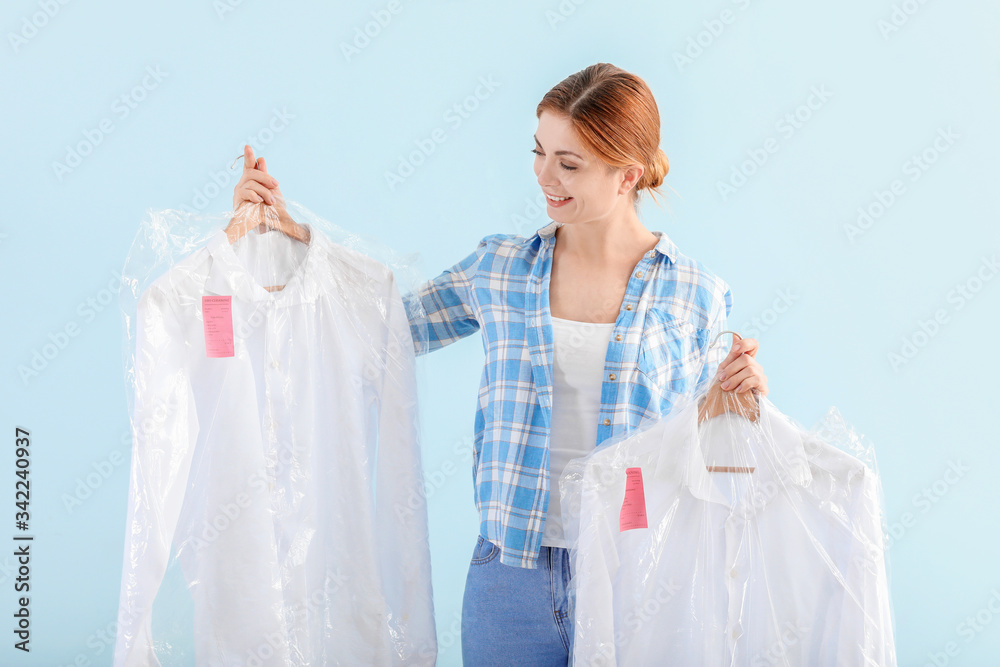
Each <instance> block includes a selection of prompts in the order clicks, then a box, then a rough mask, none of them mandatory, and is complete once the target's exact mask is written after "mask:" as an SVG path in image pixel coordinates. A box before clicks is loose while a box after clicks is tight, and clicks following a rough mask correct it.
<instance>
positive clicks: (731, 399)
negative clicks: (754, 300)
mask: <svg viewBox="0 0 1000 667" xmlns="http://www.w3.org/2000/svg"><path fill="white" fill-rule="evenodd" d="M725 333H731V334H733V335H734V336H736V337H737V338H739V339H740V340H742V338H743V337H742V336H740V335H739V334H738V333H736V332H735V331H722V332H720V333H719V335H718V336H716V337H715V340H713V341H712V344H711V345H709V346H708V349H710V350H711V349H712V348H713V347H715V344H716V343H717V342H718V341H719V338H720V337H722V334H725ZM724 412H733V413H736V414H738V415H740V416H741V417H745V418H746V419H748V420H750V421H752V422H755V421H757V418H758V416H759V415H760V405H759V404H758V402H757V389H756V387H755V388H753V389H751V390H750V391H747V392H743V393H742V394H737V393H736V391H735V390H732V391H726V390H724V389H723V388H722V384H721V383H720V382H719V381H718V380H716V381H715V383H714V384H712V386H711V388H710V389H709V390H708V393H707V394H706V395H705V398H704V400H703V401H702V402H701V405H699V406H698V423H699V424H701V423H702V422H703V421H705V420H706V419H711V418H712V417H718V416H719V415H721V414H722V413H724ZM705 468H706V469H707V470H708V471H709V472H739V473H751V472H753V471H754V468H753V467H746V466H705Z"/></svg>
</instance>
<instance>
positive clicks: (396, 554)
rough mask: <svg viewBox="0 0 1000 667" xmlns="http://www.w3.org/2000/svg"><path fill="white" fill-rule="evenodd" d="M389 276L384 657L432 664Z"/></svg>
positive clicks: (408, 358) (380, 475)
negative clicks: (387, 648) (388, 644)
mask: <svg viewBox="0 0 1000 667" xmlns="http://www.w3.org/2000/svg"><path fill="white" fill-rule="evenodd" d="M391 276H392V274H391V273H390V280H389V281H388V283H387V290H386V291H385V299H386V304H385V305H386V309H385V312H386V323H385V324H386V336H387V340H386V344H385V347H384V349H385V350H386V355H385V359H384V367H383V368H382V369H381V370H382V378H381V391H380V398H381V400H380V405H379V417H378V423H379V426H378V431H379V435H378V454H377V472H376V487H375V489H376V491H375V502H376V510H375V511H376V517H375V530H376V539H377V540H378V555H379V560H380V570H381V572H382V590H383V591H384V594H385V599H386V605H387V607H388V619H387V621H388V624H389V635H388V636H389V637H391V638H392V639H391V641H392V643H393V646H392V647H391V648H390V656H389V659H388V660H389V661H388V662H387V664H392V665H429V666H432V665H434V662H435V659H436V656H437V641H436V633H435V626H434V607H433V601H432V591H431V566H430V546H429V544H428V533H427V507H426V502H425V500H426V499H425V493H424V487H423V467H422V465H421V460H420V448H419V425H418V410H417V389H416V374H415V360H414V350H413V346H412V344H411V341H410V335H411V334H410V331H409V330H408V327H407V317H406V312H405V310H404V305H403V301H402V299H401V298H400V295H399V289H398V287H397V284H396V281H395V279H394V278H392V277H391Z"/></svg>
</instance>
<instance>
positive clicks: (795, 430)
mask: <svg viewBox="0 0 1000 667" xmlns="http://www.w3.org/2000/svg"><path fill="white" fill-rule="evenodd" d="M712 370H713V371H714V370H715V369H712ZM748 396H750V400H748ZM756 398H757V400H756V401H754V400H752V396H751V395H750V394H742V395H740V396H737V395H735V394H734V393H733V392H727V391H723V390H722V389H721V388H720V386H719V383H718V382H713V383H708V382H706V383H703V384H702V385H701V386H700V387H699V388H698V389H697V390H696V391H694V392H692V393H690V394H687V395H678V396H677V400H676V403H675V407H674V409H673V410H672V411H671V412H670V413H669V414H668V415H666V416H664V417H663V418H661V419H658V420H656V421H653V422H650V423H649V424H646V425H644V426H643V427H641V428H640V429H637V430H633V431H630V432H628V433H625V434H623V435H621V436H618V437H615V438H611V439H609V440H607V441H605V442H604V443H601V445H599V446H598V447H597V448H596V449H595V450H594V451H593V452H591V453H589V454H588V455H587V456H584V457H581V458H578V459H574V460H573V461H571V462H570V463H569V465H568V466H567V467H566V468H565V470H564V472H563V474H562V477H561V478H560V491H561V501H562V514H563V526H564V530H565V534H566V537H567V539H568V540H569V541H570V543H571V544H572V547H571V558H572V565H571V572H572V579H571V585H570V599H571V605H572V608H573V617H574V633H573V649H572V661H571V662H572V664H575V665H595V666H596V665H622V666H627V665H658V664H669V665H672V666H675V667H704V666H705V665H733V666H748V667H758V666H762V665H786V666H803V665H809V666H810V667H824V666H829V667H833V666H835V665H837V666H843V665H869V666H875V665H878V666H890V665H891V666H894V665H896V653H895V644H894V639H893V636H894V623H893V618H892V611H891V605H890V598H889V581H888V577H887V564H886V552H885V544H886V541H887V531H886V526H885V522H884V518H883V509H882V508H883V501H882V490H881V484H880V482H879V477H878V473H877V467H876V465H875V456H874V451H873V449H872V447H871V445H870V444H869V443H867V442H866V441H865V440H864V439H863V438H861V437H860V436H858V435H857V434H856V433H855V431H854V430H853V429H852V428H851V427H850V426H849V425H848V424H847V423H846V422H845V421H844V419H843V418H842V417H841V415H840V413H839V412H838V411H837V410H836V409H835V408H831V409H830V410H829V412H828V413H827V414H826V416H825V418H824V419H823V420H822V421H821V423H820V424H819V425H817V426H816V427H815V428H813V429H811V430H806V429H804V428H802V427H801V426H799V425H798V424H796V423H795V422H794V421H793V420H792V419H790V418H789V417H787V416H786V415H784V414H782V413H781V412H779V411H778V409H777V408H776V407H775V405H774V404H773V403H772V402H771V401H770V400H769V399H767V397H765V396H757V397H756Z"/></svg>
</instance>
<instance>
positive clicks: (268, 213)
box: [226, 155, 310, 292]
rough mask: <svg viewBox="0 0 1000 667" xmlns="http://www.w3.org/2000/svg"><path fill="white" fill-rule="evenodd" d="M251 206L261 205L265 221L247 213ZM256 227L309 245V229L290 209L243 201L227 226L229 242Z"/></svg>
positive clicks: (270, 289) (274, 288) (273, 288)
mask: <svg viewBox="0 0 1000 667" xmlns="http://www.w3.org/2000/svg"><path fill="white" fill-rule="evenodd" d="M242 157H243V155H240V156H239V157H238V158H236V160H233V163H232V164H231V165H230V169H232V168H233V167H234V166H236V162H237V160H239V159H240V158H242ZM250 206H261V209H260V210H261V211H262V212H263V218H264V220H263V222H258V221H256V220H254V217H253V216H251V215H246V214H245V213H246V212H247V211H248V210H249V207H250ZM254 227H256V228H257V232H258V233H260V234H263V233H265V232H267V231H268V230H269V229H270V230H274V231H276V232H281V233H282V234H284V235H285V236H287V237H289V238H292V239H294V240H296V241H298V242H300V243H304V244H306V245H309V241H310V234H309V229H308V228H307V227H305V226H303V225H300V224H299V223H297V222H295V221H294V220H292V217H291V216H290V215H288V211H286V210H285V209H281V210H280V211H279V210H276V209H275V208H274V207H273V206H268V205H266V204H254V203H253V202H243V203H242V204H241V205H240V207H239V208H238V209H237V213H236V215H234V216H233V217H232V219H231V220H230V221H229V225H228V226H227V227H226V237H227V238H228V239H229V244H230V245H232V244H233V243H236V242H237V241H239V240H240V239H241V238H243V237H244V236H246V235H247V233H248V232H249V231H250V230H251V229H253V228H254ZM282 288H284V285H271V286H266V287H264V289H266V290H267V291H268V292H276V291H278V290H280V289H282Z"/></svg>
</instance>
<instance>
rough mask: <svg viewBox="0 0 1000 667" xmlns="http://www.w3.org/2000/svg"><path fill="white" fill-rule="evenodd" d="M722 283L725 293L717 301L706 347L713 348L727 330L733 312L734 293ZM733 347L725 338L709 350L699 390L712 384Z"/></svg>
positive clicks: (700, 377) (701, 374)
mask: <svg viewBox="0 0 1000 667" xmlns="http://www.w3.org/2000/svg"><path fill="white" fill-rule="evenodd" d="M720 282H721V285H722V289H723V290H725V291H724V292H723V297H722V299H721V300H718V301H716V308H715V316H714V317H713V318H712V323H711V324H710V325H709V330H708V342H707V343H706V345H709V346H711V345H712V342H713V341H715V338H716V336H718V335H719V334H720V333H721V332H723V331H725V330H726V329H727V327H728V322H729V313H730V312H732V310H733V292H732V290H731V289H730V287H729V285H728V284H726V283H725V282H723V281H720ZM729 338H735V336H729ZM731 347H732V345H731V341H729V340H727V339H726V338H725V337H723V338H720V339H719V341H718V343H717V344H716V346H715V347H710V348H709V350H708V352H707V354H706V355H705V365H704V366H702V369H701V372H700V374H699V376H698V383H697V386H698V387H699V388H702V387H705V388H707V385H710V384H711V379H712V378H714V377H715V374H716V373H717V372H718V370H719V366H720V365H721V364H722V361H723V360H724V359H725V358H726V355H728V354H729V350H730V348H731ZM706 383H707V384H706Z"/></svg>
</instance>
